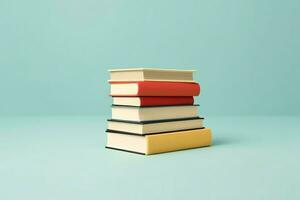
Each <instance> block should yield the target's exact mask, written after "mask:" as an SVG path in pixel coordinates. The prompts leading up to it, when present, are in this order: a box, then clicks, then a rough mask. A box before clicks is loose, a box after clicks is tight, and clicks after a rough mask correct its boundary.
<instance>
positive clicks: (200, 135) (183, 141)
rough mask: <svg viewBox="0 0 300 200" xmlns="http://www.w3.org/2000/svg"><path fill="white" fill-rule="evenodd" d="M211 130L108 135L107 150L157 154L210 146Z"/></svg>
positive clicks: (114, 133)
mask: <svg viewBox="0 0 300 200" xmlns="http://www.w3.org/2000/svg"><path fill="white" fill-rule="evenodd" d="M211 143H212V135H211V130H210V129H208V128H204V129H195V130H188V131H176V132H168V133H162V134H153V135H144V136H141V135H133V134H120V133H116V132H108V133H107V145H106V147H107V148H111V149H117V150H123V151H128V152H133V153H138V154H145V155H151V154H157V153H164V152H170V151H177V150H183V149H191V148H197V147H205V146H210V145H211Z"/></svg>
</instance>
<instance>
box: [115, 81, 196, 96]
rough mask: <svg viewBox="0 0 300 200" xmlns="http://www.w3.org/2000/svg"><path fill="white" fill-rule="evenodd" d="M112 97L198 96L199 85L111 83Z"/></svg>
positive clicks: (146, 82) (142, 82)
mask: <svg viewBox="0 0 300 200" xmlns="http://www.w3.org/2000/svg"><path fill="white" fill-rule="evenodd" d="M110 84H111V87H110V95H111V96H162V97H163V96H198V95H199V94H200V85H199V84H198V83H181V82H158V81H157V82H154V81H140V82H111V83H110Z"/></svg>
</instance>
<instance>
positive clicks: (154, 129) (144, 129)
mask: <svg viewBox="0 0 300 200" xmlns="http://www.w3.org/2000/svg"><path fill="white" fill-rule="evenodd" d="M107 121H108V126H107V129H108V131H117V132H120V133H134V134H140V135H146V134H153V133H163V132H170V131H180V130H190V129H198V128H203V118H200V117H195V118H186V119H170V120H156V121H144V122H133V121H127V120H114V119H110V120H107Z"/></svg>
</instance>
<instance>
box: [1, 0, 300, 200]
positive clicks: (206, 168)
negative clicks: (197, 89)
mask: <svg viewBox="0 0 300 200" xmlns="http://www.w3.org/2000/svg"><path fill="white" fill-rule="evenodd" d="M299 8H300V3H299V1H296V0H287V1H279V0H226V1H225V0H207V1H202V0H198V1H197V0H194V1H191V0H187V1H179V0H178V1H177V0H173V1H168V0H165V1H163V0H160V1H159V0H153V1H145V0H107V1H104V0H84V1H83V0H81V1H78V0H43V1H41V0H27V1H25V0H23V1H22V0H19V1H18V0H0V92H1V93H0V115H2V116H0V199H1V200H2V199H3V200H19V199H32V200H40V199H43V200H48V199H49V200H53V199H57V200H68V199H72V200H77V199H78V200H82V199H89V200H91V199H96V200H102V199H107V200H111V199H112V200H114V199H116V200H120V199H129V200H132V199H137V200H140V199H146V200H147V199H149V200H150V199H151V200H153V199H170V200H171V199H172V200H174V199H199V198H201V199H205V200H206V199H207V200H220V199H230V200H241V199H243V200H248V199H249V200H265V199H272V200H282V199H287V200H295V199H300V192H299V185H300V176H299V169H300V162H299V159H298V157H299V152H300V149H299V148H300V134H299V132H300V126H299V121H300V118H299V116H298V115H299V114H300V106H299V102H300V95H299V85H300V78H299V75H300V68H299V66H300V59H299V55H300V54H299V52H300V39H299V35H300V26H299V21H300V12H299ZM147 66H149V67H162V68H179V69H196V70H197V73H196V74H195V79H196V80H197V81H199V82H200V83H201V85H202V94H201V97H200V98H199V99H198V100H197V101H198V102H199V103H200V105H201V106H200V114H201V116H204V117H206V119H205V126H207V127H211V128H212V131H213V146H211V147H208V148H200V149H193V150H187V151H179V152H173V153H166V154H159V155H154V156H140V155H136V154H130V153H125V152H119V151H113V150H107V149H105V148H104V146H105V143H106V137H105V133H104V130H105V129H106V119H107V118H108V117H109V115H110V104H111V99H110V98H109V97H108V91H109V87H108V84H107V79H108V73H107V69H109V68H112V67H117V68H119V67H147ZM230 115H235V116H234V117H229V116H230ZM250 115H251V116H250ZM259 115H260V116H259ZM262 115H266V116H262ZM271 115H272V116H271ZM283 115H284V116H283Z"/></svg>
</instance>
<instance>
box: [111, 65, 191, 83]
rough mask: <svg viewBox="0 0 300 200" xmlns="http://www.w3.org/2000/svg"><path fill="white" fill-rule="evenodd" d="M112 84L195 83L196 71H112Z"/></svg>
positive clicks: (144, 69) (135, 69)
mask: <svg viewBox="0 0 300 200" xmlns="http://www.w3.org/2000/svg"><path fill="white" fill-rule="evenodd" d="M109 72H110V80H109V81H110V82H114V81H115V82H118V81H170V82H194V81H193V72H194V70H175V69H154V68H130V69H112V70H109Z"/></svg>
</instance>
